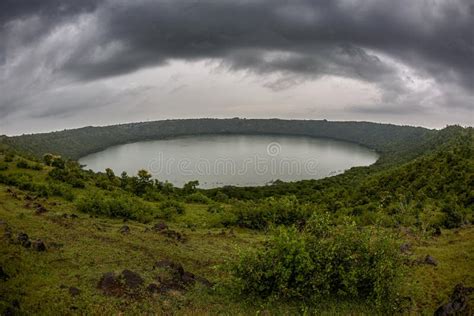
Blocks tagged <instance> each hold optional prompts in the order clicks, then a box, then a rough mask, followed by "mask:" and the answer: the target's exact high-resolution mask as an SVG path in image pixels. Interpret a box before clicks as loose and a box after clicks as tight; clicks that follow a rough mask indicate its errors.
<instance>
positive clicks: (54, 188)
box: [48, 183, 75, 201]
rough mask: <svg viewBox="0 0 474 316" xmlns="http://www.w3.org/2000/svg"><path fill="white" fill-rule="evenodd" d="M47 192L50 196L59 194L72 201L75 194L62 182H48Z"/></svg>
mask: <svg viewBox="0 0 474 316" xmlns="http://www.w3.org/2000/svg"><path fill="white" fill-rule="evenodd" d="M48 194H49V195H50V196H60V197H63V198H64V199H65V200H67V201H73V200H74V198H75V196H74V193H73V192H72V189H71V187H70V186H68V185H66V184H62V183H50V184H48Z"/></svg>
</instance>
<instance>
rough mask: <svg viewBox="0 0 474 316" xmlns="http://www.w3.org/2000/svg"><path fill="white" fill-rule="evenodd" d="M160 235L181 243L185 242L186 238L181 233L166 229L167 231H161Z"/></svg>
mask: <svg viewBox="0 0 474 316" xmlns="http://www.w3.org/2000/svg"><path fill="white" fill-rule="evenodd" d="M160 234H161V235H163V236H165V237H168V238H170V239H174V240H176V241H180V242H184V241H185V238H184V236H183V235H182V234H181V233H180V232H177V231H175V230H171V229H166V230H163V231H161V232H160Z"/></svg>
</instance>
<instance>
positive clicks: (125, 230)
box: [119, 225, 130, 234]
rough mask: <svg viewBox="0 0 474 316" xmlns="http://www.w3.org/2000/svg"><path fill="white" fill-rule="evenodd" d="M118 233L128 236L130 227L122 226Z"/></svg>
mask: <svg viewBox="0 0 474 316" xmlns="http://www.w3.org/2000/svg"><path fill="white" fill-rule="evenodd" d="M119 232H120V233H121V234H129V233H130V227H128V226H127V225H123V226H122V227H121V228H120V230H119Z"/></svg>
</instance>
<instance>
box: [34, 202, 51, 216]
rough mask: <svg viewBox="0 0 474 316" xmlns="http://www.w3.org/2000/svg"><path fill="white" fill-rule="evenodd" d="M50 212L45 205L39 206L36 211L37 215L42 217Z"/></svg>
mask: <svg viewBox="0 0 474 316" xmlns="http://www.w3.org/2000/svg"><path fill="white" fill-rule="evenodd" d="M47 211H48V210H47V209H46V208H45V207H44V206H43V205H41V204H40V205H38V206H37V207H36V210H35V214H36V215H41V214H43V213H46V212H47Z"/></svg>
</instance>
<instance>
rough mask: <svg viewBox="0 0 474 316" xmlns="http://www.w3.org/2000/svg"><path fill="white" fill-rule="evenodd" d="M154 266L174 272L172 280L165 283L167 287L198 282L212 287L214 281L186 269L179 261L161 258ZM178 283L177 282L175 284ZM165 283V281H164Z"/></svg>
mask: <svg viewBox="0 0 474 316" xmlns="http://www.w3.org/2000/svg"><path fill="white" fill-rule="evenodd" d="M153 267H154V268H167V269H169V270H171V272H172V273H173V280H172V282H171V283H170V282H168V283H164V285H165V286H166V287H169V288H173V287H174V288H179V287H182V285H185V286H187V285H193V284H194V283H196V282H199V283H201V284H202V285H204V286H206V287H211V286H212V283H211V282H210V281H209V280H207V279H206V278H203V277H200V276H196V275H194V274H193V273H191V272H189V271H185V270H184V268H183V266H182V265H181V264H179V263H176V262H173V261H171V260H160V261H157V262H156V263H155V265H154V266H153ZM173 282H174V283H176V284H173ZM162 283H163V282H162Z"/></svg>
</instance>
